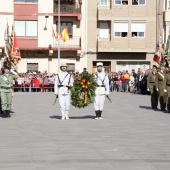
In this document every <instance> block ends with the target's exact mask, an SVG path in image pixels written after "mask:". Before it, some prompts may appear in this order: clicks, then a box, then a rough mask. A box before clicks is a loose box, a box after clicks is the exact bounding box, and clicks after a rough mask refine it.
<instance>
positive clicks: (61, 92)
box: [54, 63, 74, 120]
mask: <svg viewBox="0 0 170 170" xmlns="http://www.w3.org/2000/svg"><path fill="white" fill-rule="evenodd" d="M60 69H61V72H60V73H59V74H57V75H56V76H55V85H54V93H55V95H56V97H59V104H60V110H61V114H62V117H61V119H62V120H64V119H69V110H70V94H71V87H72V86H73V82H74V80H73V78H72V76H71V74H69V73H68V72H67V64H66V63H62V64H61V66H60Z"/></svg>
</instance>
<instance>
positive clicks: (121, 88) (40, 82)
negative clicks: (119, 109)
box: [13, 68, 149, 94]
mask: <svg viewBox="0 0 170 170" xmlns="http://www.w3.org/2000/svg"><path fill="white" fill-rule="evenodd" d="M83 73H88V72H87V70H86V68H84V70H83ZM57 74H58V73H57V72H56V73H53V74H49V73H41V72H30V73H21V74H19V77H18V78H17V79H16V80H15V81H14V83H13V88H14V92H54V79H55V76H56V75H57ZM70 74H71V75H72V76H73V78H76V77H78V76H79V74H80V73H79V72H70ZM148 74H149V70H146V71H145V72H144V71H142V70H141V69H140V68H139V69H138V71H137V72H135V70H134V69H133V70H132V72H130V73H129V72H128V71H127V70H123V71H119V72H110V73H108V76H109V88H110V92H130V93H135V94H148V92H147V76H148Z"/></svg>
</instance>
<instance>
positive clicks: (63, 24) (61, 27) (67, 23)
mask: <svg viewBox="0 0 170 170" xmlns="http://www.w3.org/2000/svg"><path fill="white" fill-rule="evenodd" d="M60 24H61V26H60V31H63V29H64V28H65V27H66V26H67V29H68V35H69V38H72V37H73V23H72V22H62V21H61V23H60ZM56 25H57V27H56V28H57V31H58V22H57V23H56Z"/></svg>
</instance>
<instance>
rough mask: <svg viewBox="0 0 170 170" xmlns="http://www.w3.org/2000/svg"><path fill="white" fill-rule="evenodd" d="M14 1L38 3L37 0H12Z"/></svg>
mask: <svg viewBox="0 0 170 170" xmlns="http://www.w3.org/2000/svg"><path fill="white" fill-rule="evenodd" d="M14 2H18V3H38V0H14Z"/></svg>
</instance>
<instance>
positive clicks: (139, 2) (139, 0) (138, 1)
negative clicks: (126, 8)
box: [132, 0, 146, 5]
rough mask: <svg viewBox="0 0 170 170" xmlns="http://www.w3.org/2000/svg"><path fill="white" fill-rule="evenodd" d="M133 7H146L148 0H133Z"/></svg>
mask: <svg viewBox="0 0 170 170" xmlns="http://www.w3.org/2000/svg"><path fill="white" fill-rule="evenodd" d="M132 5H146V0H132Z"/></svg>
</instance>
